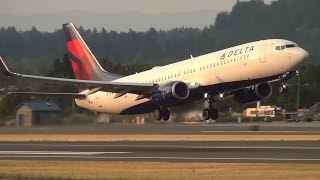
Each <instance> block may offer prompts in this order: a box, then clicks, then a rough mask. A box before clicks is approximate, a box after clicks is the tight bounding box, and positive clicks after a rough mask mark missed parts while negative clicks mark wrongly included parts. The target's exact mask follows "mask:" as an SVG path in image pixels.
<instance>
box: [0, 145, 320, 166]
mask: <svg viewBox="0 0 320 180" xmlns="http://www.w3.org/2000/svg"><path fill="white" fill-rule="evenodd" d="M0 159H2V160H4V159H23V160H80V161H89V160H90V161H152V162H209V163H214V162H230V163H244V162H245V163H246V162H248V163H282V162H283V163H299V162H303V163H320V143H319V142H318V141H283V142H280V141H276V142H263V141H262V142H207V141H205V142H0Z"/></svg>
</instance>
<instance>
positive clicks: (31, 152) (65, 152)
mask: <svg viewBox="0 0 320 180" xmlns="http://www.w3.org/2000/svg"><path fill="white" fill-rule="evenodd" d="M129 153H132V152H67V151H0V155H11V154H14V155H101V154H129ZM0 157H4V156H0ZM50 157H51V156H50Z"/></svg>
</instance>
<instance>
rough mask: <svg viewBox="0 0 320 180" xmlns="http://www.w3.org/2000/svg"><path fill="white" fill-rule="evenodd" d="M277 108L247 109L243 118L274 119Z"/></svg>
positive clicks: (260, 107)
mask: <svg viewBox="0 0 320 180" xmlns="http://www.w3.org/2000/svg"><path fill="white" fill-rule="evenodd" d="M275 108H276V106H259V107H258V108H247V109H246V110H244V111H243V117H271V118H274V117H275V115H276V112H275Z"/></svg>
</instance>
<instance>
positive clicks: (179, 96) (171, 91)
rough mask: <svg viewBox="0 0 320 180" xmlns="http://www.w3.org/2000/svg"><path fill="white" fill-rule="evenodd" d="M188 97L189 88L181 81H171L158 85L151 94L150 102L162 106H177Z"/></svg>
mask: <svg viewBox="0 0 320 180" xmlns="http://www.w3.org/2000/svg"><path fill="white" fill-rule="evenodd" d="M188 97H189V87H188V85H187V84H186V83H184V82H181V81H172V82H168V83H165V84H161V85H159V86H158V87H157V88H156V89H155V90H154V91H153V93H152V96H151V101H153V102H155V103H157V104H159V105H162V106H166V105H173V104H177V103H179V102H181V101H183V100H185V99H187V98H188Z"/></svg>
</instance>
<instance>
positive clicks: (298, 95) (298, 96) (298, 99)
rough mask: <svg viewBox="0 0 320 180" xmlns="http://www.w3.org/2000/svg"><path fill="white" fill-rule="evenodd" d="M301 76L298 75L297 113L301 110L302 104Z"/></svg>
mask: <svg viewBox="0 0 320 180" xmlns="http://www.w3.org/2000/svg"><path fill="white" fill-rule="evenodd" d="M299 101H300V75H298V90H297V112H298V110H299V104H300V102H299Z"/></svg>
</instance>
